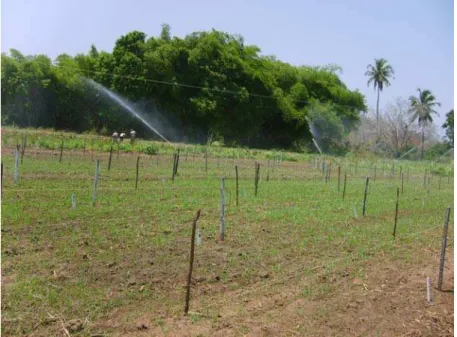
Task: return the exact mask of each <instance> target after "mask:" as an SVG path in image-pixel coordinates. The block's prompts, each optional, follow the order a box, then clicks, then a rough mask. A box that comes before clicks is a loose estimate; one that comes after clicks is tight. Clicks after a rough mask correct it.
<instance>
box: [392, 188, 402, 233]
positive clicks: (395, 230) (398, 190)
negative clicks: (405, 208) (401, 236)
mask: <svg viewBox="0 0 457 337" xmlns="http://www.w3.org/2000/svg"><path fill="white" fill-rule="evenodd" d="M399 199H400V189H399V188H398V187H397V201H396V202H395V220H394V232H393V233H392V235H393V237H394V238H395V235H396V233H397V219H398V203H399Z"/></svg>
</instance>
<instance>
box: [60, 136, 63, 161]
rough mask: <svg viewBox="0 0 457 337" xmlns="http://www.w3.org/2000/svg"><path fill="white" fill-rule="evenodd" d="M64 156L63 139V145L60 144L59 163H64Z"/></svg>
mask: <svg viewBox="0 0 457 337" xmlns="http://www.w3.org/2000/svg"><path fill="white" fill-rule="evenodd" d="M62 154H63V139H62V143H60V157H59V163H61V162H62Z"/></svg>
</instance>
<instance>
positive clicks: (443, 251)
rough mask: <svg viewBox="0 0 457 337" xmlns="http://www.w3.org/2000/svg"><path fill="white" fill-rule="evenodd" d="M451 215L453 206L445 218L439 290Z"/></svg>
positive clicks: (441, 283)
mask: <svg viewBox="0 0 457 337" xmlns="http://www.w3.org/2000/svg"><path fill="white" fill-rule="evenodd" d="M450 215H451V208H450V207H448V208H446V217H445V220H444V227H443V241H442V243H441V259H440V272H439V275H438V290H442V287H443V272H444V259H445V257H446V246H447V230H448V226H449V217H450Z"/></svg>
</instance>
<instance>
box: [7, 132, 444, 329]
mask: <svg viewBox="0 0 457 337" xmlns="http://www.w3.org/2000/svg"><path fill="white" fill-rule="evenodd" d="M27 132H28V142H29V147H28V148H27V149H26V152H25V157H24V161H23V164H21V165H20V176H19V184H18V185H14V183H13V167H14V156H13V155H12V147H13V146H14V144H16V143H18V142H19V143H20V135H22V134H23V133H24V131H22V130H14V129H13V130H11V129H10V130H2V133H3V135H2V142H3V143H2V144H3V147H2V150H3V157H2V161H3V163H4V184H3V194H2V275H3V277H4V279H5V278H9V279H10V280H11V281H10V282H7V284H5V283H4V284H3V285H2V290H3V291H2V310H3V311H2V314H3V324H4V325H3V328H4V331H5V332H6V333H7V334H12V335H20V334H24V335H26V334H30V333H31V332H32V331H33V329H34V328H35V327H36V325H37V323H39V322H40V321H42V320H44V319H45V317H46V316H47V314H48V313H51V314H53V315H59V316H61V317H64V318H65V319H72V318H80V319H84V318H86V317H88V319H89V320H90V321H92V322H96V321H98V320H101V319H104V318H105V317H109V315H110V314H112V313H113V312H114V311H115V309H116V308H117V309H120V308H131V310H132V311H131V312H130V315H132V316H133V317H136V316H138V315H140V313H139V312H135V309H136V310H138V311H141V309H142V308H147V310H148V311H152V312H162V313H164V312H165V313H166V315H167V316H170V317H173V315H177V314H180V313H181V312H182V309H183V306H184V304H183V298H184V289H183V287H182V286H183V285H184V284H185V278H186V275H187V263H188V262H187V261H188V254H189V253H188V251H189V237H190V233H191V226H190V223H191V220H192V218H193V217H194V216H195V213H196V211H197V210H198V209H200V208H201V209H202V212H203V213H202V217H201V219H200V220H199V222H198V226H199V227H200V228H201V229H202V232H203V245H202V246H199V247H197V249H196V259H195V261H196V263H195V269H194V277H195V278H197V277H200V276H203V277H205V278H206V280H205V281H203V284H204V285H206V284H210V285H213V286H212V288H211V290H209V291H208V290H205V291H204V288H205V287H203V286H200V285H197V286H193V293H192V294H193V299H192V304H191V310H194V309H192V308H196V309H195V310H197V309H198V310H199V312H205V310H209V311H210V313H212V314H214V312H213V311H212V310H216V311H217V307H218V303H219V302H220V301H222V299H223V298H224V296H225V295H224V290H223V288H221V287H219V285H226V286H227V287H228V289H229V290H230V291H243V289H247V290H249V291H251V290H252V291H253V293H255V292H256V291H261V288H259V289H256V287H254V289H252V286H253V285H255V284H256V283H257V282H259V280H261V284H262V285H263V286H270V285H272V286H273V285H274V284H275V283H276V282H281V280H283V279H284V280H290V281H289V282H292V283H293V282H294V280H296V279H298V278H299V279H304V280H309V285H308V286H307V287H306V288H305V289H303V291H302V292H301V296H302V297H304V298H310V299H312V300H318V299H319V298H322V297H325V296H338V289H335V288H334V287H332V285H331V284H330V283H326V282H322V281H319V282H317V281H316V280H315V277H316V271H317V269H319V275H322V270H324V272H323V276H325V277H327V278H330V277H331V275H332V274H333V273H335V272H336V273H338V272H341V271H342V270H343V269H348V270H351V273H352V274H351V275H352V277H361V278H363V275H364V274H363V263H364V262H366V261H370V260H371V259H374V258H376V257H379V256H385V257H386V258H390V259H396V260H402V261H404V263H408V264H414V263H417V261H418V260H419V259H420V258H421V257H422V256H423V251H427V250H431V251H433V252H436V251H438V250H439V246H440V243H441V239H440V235H441V230H442V229H441V226H442V223H443V220H444V212H445V208H446V207H448V206H451V207H453V180H452V179H451V180H450V182H449V183H448V180H447V179H448V178H447V175H444V177H443V178H441V179H442V181H441V186H440V189H439V176H438V175H436V174H435V175H432V176H431V180H430V184H427V185H426V186H425V187H424V186H423V174H424V173H423V172H424V169H425V168H428V167H429V166H430V163H425V162H420V163H413V162H395V172H394V173H393V174H392V171H391V168H392V164H393V163H394V162H391V161H383V160H379V159H377V160H369V159H367V158H365V159H358V158H355V159H350V158H332V157H326V158H325V160H326V161H327V162H332V167H333V168H332V171H331V172H332V176H331V180H330V181H329V182H327V183H326V182H325V181H324V179H323V176H322V171H321V166H320V163H321V161H322V159H323V158H322V157H317V156H310V155H303V154H290V155H288V154H287V155H286V154H285V155H284V156H285V158H296V159H297V161H283V162H282V163H281V164H280V165H279V167H278V166H275V167H273V161H270V164H268V158H269V156H271V155H272V154H274V152H272V151H265V152H263V151H258V150H239V149H225V148H216V149H215V150H214V151H213V149H212V150H211V157H210V159H209V163H208V172H205V160H204V154H203V153H204V152H203V151H199V152H197V153H198V155H195V157H194V156H191V155H190V153H191V152H192V151H189V154H188V156H187V160H186V157H185V154H183V151H181V158H180V164H179V173H178V174H179V175H178V177H177V178H176V180H175V181H174V182H172V181H171V168H172V156H171V154H172V151H173V148H168V147H166V146H164V145H163V144H162V145H157V144H158V143H153V144H155V145H154V146H157V148H158V149H159V152H158V153H159V155H158V156H157V155H146V154H144V153H141V154H140V155H141V161H140V175H139V187H138V189H137V190H135V188H134V187H135V165H136V156H137V155H138V154H137V153H129V151H128V150H127V152H125V151H121V153H120V156H119V158H118V157H117V154H115V155H113V161H112V167H111V170H110V171H109V172H108V171H107V163H108V155H109V154H108V153H107V152H106V151H108V150H109V146H110V145H109V144H110V141H109V139H102V138H97V137H94V136H90V137H93V138H94V144H97V145H96V146H95V148H96V149H97V150H103V151H104V152H99V151H95V152H94V154H93V158H94V159H98V158H99V159H100V160H101V175H100V182H99V187H98V191H97V202H96V205H95V207H93V206H92V203H91V201H92V199H91V195H92V188H93V178H94V169H95V163H94V161H93V160H92V155H91V151H89V150H87V151H86V153H85V154H84V153H82V152H81V151H70V150H69V149H78V148H79V149H81V146H80V144H81V142H83V139H84V137H85V136H81V135H79V136H75V135H69V134H68V135H66V136H65V137H66V138H65V139H66V142H65V144H68V148H65V150H64V153H63V160H62V162H61V163H60V162H59V155H58V154H59V150H58V147H57V148H56V149H55V150H50V151H37V150H38V149H46V148H50V149H52V147H50V146H49V147H47V146H48V145H49V144H59V137H56V135H55V134H53V133H51V134H47V133H40V132H39V131H33V132H32V131H30V130H28V131H27ZM5 135H6V136H5ZM72 137H73V138H72ZM67 139H68V143H67ZM46 144H48V145H46ZM145 144H149V142H143V141H139V142H138V143H137V145H136V147H135V148H134V149H132V150H138V148H140V147H141V146H144V145H145ZM195 148H196V149H198V148H199V147H195ZM191 149H193V148H191ZM200 149H203V147H200ZM217 151H220V152H217ZM230 151H232V152H233V153H234V154H236V155H233V156H232V157H230V158H229V159H226V157H225V156H226V155H227V153H230ZM245 151H248V152H249V153H248V154H247V153H246V152H245ZM215 153H216V154H215ZM218 155H219V156H220V158H219V159H218V158H217V156H218ZM287 156H289V157H287ZM245 158H247V159H245ZM252 158H255V159H252ZM283 159H284V158H283ZM255 160H257V161H258V162H260V163H261V181H260V185H259V194H258V196H257V197H254V161H255ZM316 163H317V164H319V167H318V166H317V164H316ZM383 163H384V164H383ZM235 164H236V165H238V167H239V170H240V196H239V199H240V205H239V206H238V207H237V206H236V205H235V180H234V177H235V170H234V165H235ZM269 165H270V167H269V168H268V166H269ZM338 165H339V166H341V172H343V173H347V174H348V181H347V189H346V197H345V199H344V200H343V199H342V192H341V191H342V181H341V190H340V191H338V190H337V169H336V167H337V166H338ZM375 165H376V166H377V177H376V181H373V178H374V169H373V167H374V166H375ZM400 166H401V167H402V170H403V172H408V181H406V177H405V182H404V193H403V194H402V195H401V196H400V207H399V209H400V213H399V221H398V228H397V238H396V239H395V240H394V239H393V238H392V228H393V219H394V213H393V212H394V209H395V199H396V188H397V187H399V186H400V184H401V181H400V179H399V167H400ZM383 167H384V172H383V169H382V168H383ZM434 168H435V169H436V168H440V170H437V171H440V172H441V171H444V172H450V171H451V168H450V167H446V166H444V165H441V166H440V165H436V166H434ZM267 171H268V175H269V181H268V182H267V181H266V176H267ZM368 175H369V176H371V177H372V179H371V181H370V185H369V192H368V199H367V215H366V216H365V217H363V216H362V205H361V203H362V199H363V191H364V184H365V176H368ZM222 176H225V177H226V178H227V180H226V189H227V192H226V196H227V211H226V214H227V233H226V241H225V242H223V243H217V242H216V239H217V238H218V236H219V214H220V193H221V192H220V178H221V177H222ZM427 190H428V191H429V194H428V197H427ZM73 193H74V194H75V195H76V201H77V207H76V209H71V195H72V194H73ZM451 221H453V220H451ZM450 232H451V233H450V234H451V235H450V240H449V244H450V245H452V244H453V229H452V228H450ZM322 267H325V268H322ZM265 273H269V275H271V276H270V277H268V278H260V277H259V275H262V274H265ZM216 276H218V277H219V279H220V281H215V277H216ZM248 296H249V295H248ZM210 307H211V308H213V309H205V308H210ZM240 310H242V309H240ZM327 315H328V313H327V312H326V311H325V309H322V310H321V311H317V312H316V314H315V318H316V319H322V317H324V318H325V317H326V316H327ZM127 316H128V315H126V317H125V320H126V321H127V320H128V318H127ZM190 319H191V321H192V322H193V323H194V324H198V323H200V321H201V320H204V319H207V318H204V317H200V316H199V315H192V316H191V317H190ZM159 321H160V320H159ZM159 321H158V323H157V324H158V325H161V326H162V325H163V322H162V321H160V322H159ZM48 328H49V327H47V326H41V327H40V329H48ZM49 329H50V328H49ZM164 329H165V328H164ZM44 331H47V330H44Z"/></svg>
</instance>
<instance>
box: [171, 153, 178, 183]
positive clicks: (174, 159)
mask: <svg viewBox="0 0 457 337" xmlns="http://www.w3.org/2000/svg"><path fill="white" fill-rule="evenodd" d="M176 157H177V155H176V153H174V154H173V169H172V171H171V180H172V181H174V180H175V172H176Z"/></svg>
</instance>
